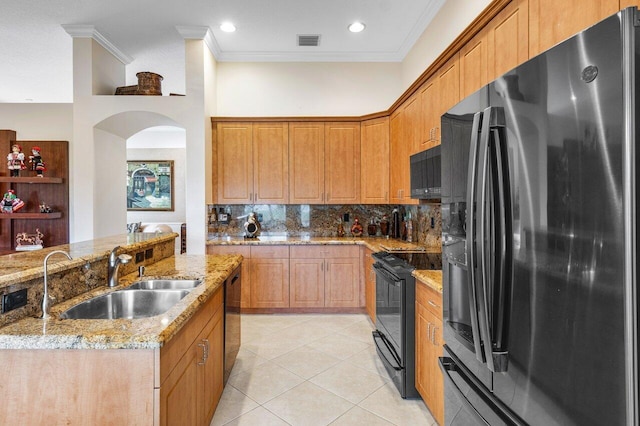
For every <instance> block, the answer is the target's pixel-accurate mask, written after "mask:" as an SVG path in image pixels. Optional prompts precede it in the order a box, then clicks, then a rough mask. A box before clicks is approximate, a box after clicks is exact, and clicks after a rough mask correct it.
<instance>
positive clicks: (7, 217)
mask: <svg viewBox="0 0 640 426" xmlns="http://www.w3.org/2000/svg"><path fill="white" fill-rule="evenodd" d="M61 217H62V213H61V212H52V213H3V214H0V220H16V219H40V220H49V219H60V218H61Z"/></svg>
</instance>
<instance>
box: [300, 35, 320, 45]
mask: <svg viewBox="0 0 640 426" xmlns="http://www.w3.org/2000/svg"><path fill="white" fill-rule="evenodd" d="M318 44H320V36H319V35H317V34H307V35H302V34H298V46H312V47H315V46H317V45H318Z"/></svg>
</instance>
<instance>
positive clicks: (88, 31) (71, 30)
mask: <svg viewBox="0 0 640 426" xmlns="http://www.w3.org/2000/svg"><path fill="white" fill-rule="evenodd" d="M62 28H64V30H65V31H66V32H67V34H69V35H70V36H71V37H73V38H92V39H94V40H95V41H97V42H98V44H99V45H100V46H102V47H104V48H105V49H106V50H107V51H108V52H109V53H111V54H112V55H113V56H115V57H116V58H117V59H118V60H119V61H120V62H122V63H123V64H125V65H129V64H130V63H131V62H133V58H132V57H131V56H129V55H127V54H126V53H124V52H123V51H122V50H120V49H118V48H117V47H116V46H115V45H114V44H113V43H111V41H109V39H107V38H106V37H105V36H103V35H102V34H100V32H99V31H98V30H96V27H95V26H93V25H62Z"/></svg>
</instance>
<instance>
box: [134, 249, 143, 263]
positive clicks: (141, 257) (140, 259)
mask: <svg viewBox="0 0 640 426" xmlns="http://www.w3.org/2000/svg"><path fill="white" fill-rule="evenodd" d="M142 261H144V252H142V251H141V252H139V253H136V263H140V262H142Z"/></svg>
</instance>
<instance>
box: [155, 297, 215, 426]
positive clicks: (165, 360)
mask: <svg viewBox="0 0 640 426" xmlns="http://www.w3.org/2000/svg"><path fill="white" fill-rule="evenodd" d="M223 301H224V288H223V287H220V289H218V290H217V291H216V293H215V294H214V295H213V296H212V297H211V299H210V300H209V302H207V303H206V305H205V307H204V308H203V309H202V310H201V311H200V312H198V314H196V316H194V317H193V318H192V319H191V320H190V321H189V323H188V324H187V325H186V326H185V327H184V328H183V329H182V330H180V332H179V333H178V334H177V335H176V336H175V337H174V338H173V339H172V340H170V341H169V343H168V344H167V345H166V346H164V347H163V348H162V349H161V351H160V376H161V385H160V425H162V426H165V425H184V424H190V425H208V424H209V423H210V422H211V419H212V418H213V413H214V412H215V409H216V407H217V406H218V401H219V400H220V397H221V396H222V389H223V386H224V384H223V375H224V305H223ZM165 375H166V378H164V379H163V377H164V376H165Z"/></svg>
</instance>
